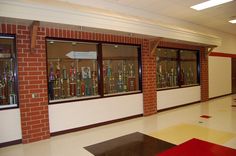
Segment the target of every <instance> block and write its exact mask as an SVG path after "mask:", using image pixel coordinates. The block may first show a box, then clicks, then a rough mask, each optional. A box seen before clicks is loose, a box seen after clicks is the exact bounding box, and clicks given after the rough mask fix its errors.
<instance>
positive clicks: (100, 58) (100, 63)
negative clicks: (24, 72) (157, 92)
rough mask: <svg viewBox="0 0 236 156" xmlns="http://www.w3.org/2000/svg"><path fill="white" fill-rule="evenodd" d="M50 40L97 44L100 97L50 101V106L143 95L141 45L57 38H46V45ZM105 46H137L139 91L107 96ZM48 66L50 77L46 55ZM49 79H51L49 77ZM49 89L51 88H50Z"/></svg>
mask: <svg viewBox="0 0 236 156" xmlns="http://www.w3.org/2000/svg"><path fill="white" fill-rule="evenodd" d="M49 40H55V41H57V40H58V41H67V42H84V43H94V44H97V81H98V86H97V87H98V95H97V96H90V97H89V96H88V97H86V96H84V97H78V98H74V99H70V98H68V99H64V100H53V101H51V100H49V99H48V102H49V104H60V103H68V102H75V101H84V100H93V99H100V98H109V97H115V96H124V95H131V94H139V93H142V66H141V44H127V43H119V42H106V41H93V40H80V39H68V38H56V37H46V44H47V41H49ZM103 44H114V45H124V46H125V45H129V46H136V47H138V48H137V53H138V57H137V62H138V69H137V72H138V85H139V89H138V90H137V91H129V92H122V93H115V94H109V95H105V94H104V92H103V90H104V79H103V78H104V74H103V52H102V45H103ZM46 53H48V49H47V46H46ZM46 60H47V61H46V66H47V75H48V66H49V63H48V56H47V55H46ZM47 79H49V77H48V76H47ZM48 88H49V86H48Z"/></svg>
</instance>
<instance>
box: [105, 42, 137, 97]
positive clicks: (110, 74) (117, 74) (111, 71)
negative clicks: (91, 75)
mask: <svg viewBox="0 0 236 156" xmlns="http://www.w3.org/2000/svg"><path fill="white" fill-rule="evenodd" d="M138 48H139V47H138V46H132V45H116V44H103V45H102V56H103V93H104V95H112V94H117V93H126V92H139V91H140V86H139V61H138V60H139V59H138V58H139V53H138Z"/></svg>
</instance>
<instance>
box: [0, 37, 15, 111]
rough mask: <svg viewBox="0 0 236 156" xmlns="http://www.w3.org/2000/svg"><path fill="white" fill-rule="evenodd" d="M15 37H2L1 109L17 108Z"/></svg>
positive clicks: (0, 70)
mask: <svg viewBox="0 0 236 156" xmlns="http://www.w3.org/2000/svg"><path fill="white" fill-rule="evenodd" d="M14 42H15V38H14V37H7V36H0V108H7V107H11V106H14V105H15V106H17V86H16V85H17V82H16V80H17V78H16V75H17V74H16V52H15V48H14Z"/></svg>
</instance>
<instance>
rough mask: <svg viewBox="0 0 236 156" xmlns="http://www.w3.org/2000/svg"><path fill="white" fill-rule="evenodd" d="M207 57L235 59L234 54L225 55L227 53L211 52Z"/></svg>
mask: <svg viewBox="0 0 236 156" xmlns="http://www.w3.org/2000/svg"><path fill="white" fill-rule="evenodd" d="M209 56H218V57H230V58H236V54H227V53H222V52H211V53H210V54H209Z"/></svg>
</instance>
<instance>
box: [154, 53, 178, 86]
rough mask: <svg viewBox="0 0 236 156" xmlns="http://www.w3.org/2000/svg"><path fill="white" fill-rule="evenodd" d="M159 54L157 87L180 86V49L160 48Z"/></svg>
mask: <svg viewBox="0 0 236 156" xmlns="http://www.w3.org/2000/svg"><path fill="white" fill-rule="evenodd" d="M157 54H158V55H157V88H173V87H176V86H178V77H177V76H178V74H177V70H178V61H177V60H178V51H177V50H174V49H158V52H157Z"/></svg>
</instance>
